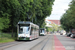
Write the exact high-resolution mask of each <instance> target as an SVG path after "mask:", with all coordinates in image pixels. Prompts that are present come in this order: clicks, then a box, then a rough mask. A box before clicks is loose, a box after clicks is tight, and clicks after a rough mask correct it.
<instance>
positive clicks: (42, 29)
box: [40, 28, 46, 36]
mask: <svg viewBox="0 0 75 50" xmlns="http://www.w3.org/2000/svg"><path fill="white" fill-rule="evenodd" d="M42 35H43V36H44V35H46V30H45V29H44V28H40V36H42Z"/></svg>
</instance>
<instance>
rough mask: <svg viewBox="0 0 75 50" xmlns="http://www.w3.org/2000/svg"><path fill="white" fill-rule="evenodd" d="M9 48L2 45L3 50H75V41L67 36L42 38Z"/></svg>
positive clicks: (22, 42)
mask: <svg viewBox="0 0 75 50" xmlns="http://www.w3.org/2000/svg"><path fill="white" fill-rule="evenodd" d="M14 43H15V45H11V46H9V44H7V45H6V46H8V47H5V46H4V45H2V47H5V48H2V47H1V46H0V48H2V50H75V39H73V38H70V37H67V36H66V35H55V34H54V35H51V34H48V35H46V36H40V37H39V38H38V39H35V40H32V41H17V42H13V43H11V44H14Z"/></svg>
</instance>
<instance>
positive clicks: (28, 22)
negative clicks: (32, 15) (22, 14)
mask: <svg viewBox="0 0 75 50" xmlns="http://www.w3.org/2000/svg"><path fill="white" fill-rule="evenodd" d="M30 23H32V22H30V21H19V22H18V24H30ZM32 24H33V23H32Z"/></svg>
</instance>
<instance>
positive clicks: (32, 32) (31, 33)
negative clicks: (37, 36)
mask: <svg viewBox="0 0 75 50" xmlns="http://www.w3.org/2000/svg"><path fill="white" fill-rule="evenodd" d="M32 33H33V27H31V31H30V35H32Z"/></svg>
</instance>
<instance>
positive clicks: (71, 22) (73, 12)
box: [60, 0, 75, 30]
mask: <svg viewBox="0 0 75 50" xmlns="http://www.w3.org/2000/svg"><path fill="white" fill-rule="evenodd" d="M74 5H75V1H74V0H72V2H71V3H70V5H69V6H70V8H69V9H68V10H67V11H66V13H65V14H64V15H63V16H62V18H61V20H60V21H61V25H62V27H63V28H64V29H65V30H70V29H72V28H75V7H74Z"/></svg>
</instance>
